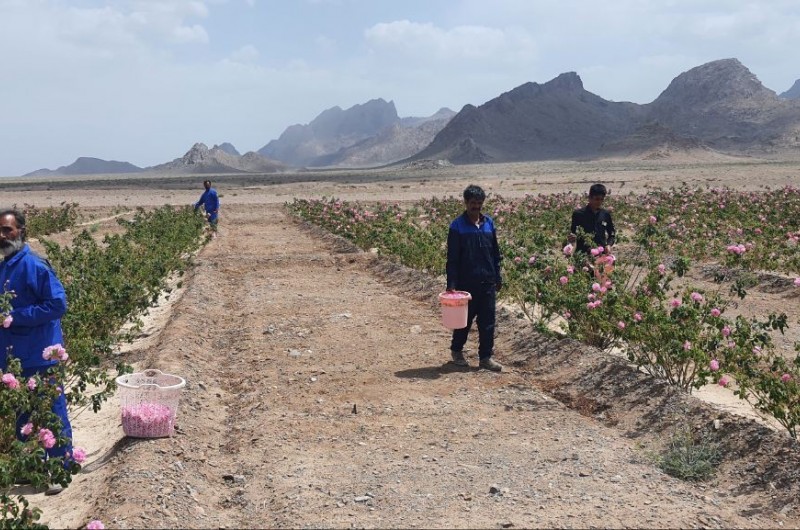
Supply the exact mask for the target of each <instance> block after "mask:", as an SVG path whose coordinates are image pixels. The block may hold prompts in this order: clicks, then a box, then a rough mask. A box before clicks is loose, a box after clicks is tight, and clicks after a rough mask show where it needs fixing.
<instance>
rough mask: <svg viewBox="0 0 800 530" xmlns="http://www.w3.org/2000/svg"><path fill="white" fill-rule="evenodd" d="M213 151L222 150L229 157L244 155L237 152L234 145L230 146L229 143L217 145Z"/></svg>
mask: <svg viewBox="0 0 800 530" xmlns="http://www.w3.org/2000/svg"><path fill="white" fill-rule="evenodd" d="M211 149H221V150H223V151H225V152H226V153H228V154H229V155H234V156H242V154H241V153H240V152H239V151H237V150H236V148H235V147H234V146H233V145H232V144H229V143H228V142H224V143H222V144H220V145H215V146H214V147H212V148H211Z"/></svg>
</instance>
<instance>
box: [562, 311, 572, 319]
mask: <svg viewBox="0 0 800 530" xmlns="http://www.w3.org/2000/svg"><path fill="white" fill-rule="evenodd" d="M571 316H572V313H570V312H569V311H564V318H566V319H567V320H569V319H570V317H571Z"/></svg>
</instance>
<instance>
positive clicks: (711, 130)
mask: <svg viewBox="0 0 800 530" xmlns="http://www.w3.org/2000/svg"><path fill="white" fill-rule="evenodd" d="M646 107H647V118H648V120H650V121H657V122H658V123H659V124H661V125H664V126H666V127H668V128H670V129H672V130H673V131H674V132H675V133H677V134H679V135H690V136H694V137H697V138H699V139H700V140H701V141H702V142H704V143H706V144H707V145H709V146H710V147H712V148H714V149H717V150H722V151H739V152H764V153H767V152H770V151H772V150H774V149H775V148H780V147H788V148H791V147H795V148H796V147H798V145H799V144H798V142H797V130H798V128H800V101H793V100H784V99H780V98H778V96H777V95H776V94H775V92H773V91H772V90H770V89H768V88H766V87H764V86H763V85H762V84H761V82H760V81H759V80H758V78H757V77H756V76H755V75H753V74H752V73H751V72H750V70H748V69H747V68H746V67H745V66H744V65H742V63H740V62H739V61H738V60H736V59H722V60H719V61H713V62H710V63H706V64H704V65H701V66H698V67H696V68H692V69H691V70H688V71H686V72H684V73H682V74H680V75H679V76H678V77H676V78H675V79H674V80H673V81H672V82H671V83H670V84H669V86H668V87H667V88H666V90H664V92H662V93H661V95H659V96H658V98H656V100H655V101H653V102H652V103H650V104H649V105H646Z"/></svg>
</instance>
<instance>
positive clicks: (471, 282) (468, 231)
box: [447, 212, 501, 291]
mask: <svg viewBox="0 0 800 530" xmlns="http://www.w3.org/2000/svg"><path fill="white" fill-rule="evenodd" d="M500 259H501V257H500V246H499V245H498V244H497V232H496V231H495V228H494V221H492V218H491V217H489V216H488V215H483V214H481V217H480V219H479V220H478V224H477V225H476V224H475V223H473V222H472V221H470V219H469V216H468V215H467V212H464V213H463V214H462V215H460V216H459V217H457V218H456V219H455V220H454V221H453V222H452V223H450V231H449V232H448V234H447V288H448V289H462V290H465V291H469V288H470V287H476V286H479V285H483V284H495V285H499V284H500V282H501V278H500Z"/></svg>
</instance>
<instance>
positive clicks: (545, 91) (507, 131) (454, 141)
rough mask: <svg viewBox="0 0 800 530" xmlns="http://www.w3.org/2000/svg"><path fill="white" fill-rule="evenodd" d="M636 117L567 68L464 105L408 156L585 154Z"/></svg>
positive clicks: (487, 158)
mask: <svg viewBox="0 0 800 530" xmlns="http://www.w3.org/2000/svg"><path fill="white" fill-rule="evenodd" d="M642 118H643V110H642V109H641V107H640V106H639V105H636V104H634V103H615V102H612V101H607V100H605V99H603V98H601V97H599V96H596V95H594V94H592V93H591V92H588V91H586V90H585V89H584V88H583V83H582V82H581V79H580V77H579V76H578V75H577V74H576V73H574V72H569V73H565V74H561V75H560V76H558V77H556V78H555V79H553V80H552V81H549V82H547V83H544V84H542V85H540V84H538V83H525V84H524V85H521V86H519V87H517V88H515V89H513V90H511V91H510V92H506V93H504V94H502V95H500V96H498V97H497V98H495V99H492V100H490V101H488V102H486V103H484V104H483V105H481V106H480V107H475V106H472V105H466V106H465V107H464V108H463V109H462V110H461V112H459V113H458V114H457V115H456V116H455V117H454V118H453V119H451V120H450V122H449V123H448V124H447V126H445V128H444V129H442V131H440V132H439V134H438V135H437V136H436V138H435V139H434V140H433V142H432V143H431V144H430V145H429V146H428V147H427V148H426V149H424V150H423V151H421V152H420V153H418V154H417V155H415V156H414V157H412V159H415V160H418V159H447V160H450V161H451V162H453V163H459V164H469V163H481V162H509V161H522V160H543V159H556V158H561V157H567V158H570V157H576V156H588V155H592V154H594V153H597V152H598V150H599V149H600V147H601V146H602V145H603V143H605V142H607V141H609V139H612V138H613V139H616V138H621V137H623V136H625V135H627V134H630V133H632V132H633V131H634V130H635V128H636V125H637V123H638V122H639V121H641V120H642Z"/></svg>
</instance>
